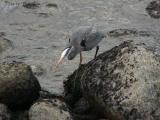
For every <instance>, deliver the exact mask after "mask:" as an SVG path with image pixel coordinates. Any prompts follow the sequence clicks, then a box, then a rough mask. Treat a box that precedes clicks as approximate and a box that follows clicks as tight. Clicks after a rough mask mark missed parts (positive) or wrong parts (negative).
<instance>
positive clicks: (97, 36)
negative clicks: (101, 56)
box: [81, 32, 105, 51]
mask: <svg viewBox="0 0 160 120" xmlns="http://www.w3.org/2000/svg"><path fill="white" fill-rule="evenodd" d="M104 37H105V35H104V34H103V33H101V32H95V33H91V34H89V35H87V36H86V38H85V39H84V40H82V41H81V46H82V49H83V50H84V51H88V50H91V49H92V48H94V47H96V46H97V45H98V44H99V42H100V41H101V40H102V39H103V38H104ZM82 42H83V43H82Z"/></svg>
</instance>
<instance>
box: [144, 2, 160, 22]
mask: <svg viewBox="0 0 160 120" xmlns="http://www.w3.org/2000/svg"><path fill="white" fill-rule="evenodd" d="M146 10H147V12H148V14H149V15H150V16H151V17H152V18H155V19H159V18H160V0H155V1H152V2H150V3H149V4H148V6H147V7H146Z"/></svg>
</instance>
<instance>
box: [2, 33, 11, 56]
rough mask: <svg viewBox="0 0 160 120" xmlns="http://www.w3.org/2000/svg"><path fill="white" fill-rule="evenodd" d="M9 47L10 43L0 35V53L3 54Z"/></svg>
mask: <svg viewBox="0 0 160 120" xmlns="http://www.w3.org/2000/svg"><path fill="white" fill-rule="evenodd" d="M9 47H13V46H12V42H11V41H10V40H8V39H6V38H3V37H1V35H0V53H2V52H4V51H5V50H6V49H7V48H9Z"/></svg>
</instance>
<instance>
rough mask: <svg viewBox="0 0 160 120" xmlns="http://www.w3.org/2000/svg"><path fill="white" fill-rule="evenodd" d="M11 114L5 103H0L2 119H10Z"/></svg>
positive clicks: (0, 119)
mask: <svg viewBox="0 0 160 120" xmlns="http://www.w3.org/2000/svg"><path fill="white" fill-rule="evenodd" d="M10 118H11V114H10V112H9V110H8V108H7V106H5V105H4V104H0V120H10Z"/></svg>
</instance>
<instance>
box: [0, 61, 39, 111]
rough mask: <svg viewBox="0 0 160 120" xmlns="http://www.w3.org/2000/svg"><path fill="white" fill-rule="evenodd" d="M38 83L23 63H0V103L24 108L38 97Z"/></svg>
mask: <svg viewBox="0 0 160 120" xmlns="http://www.w3.org/2000/svg"><path fill="white" fill-rule="evenodd" d="M39 91H40V85H39V82H38V80H37V78H36V77H35V76H34V75H33V73H32V71H31V69H30V67H29V66H28V65H26V64H24V63H16V62H15V63H0V103H4V104H6V105H7V106H8V107H9V108H11V109H12V110H17V109H25V108H28V107H30V105H31V104H32V103H33V101H35V100H36V99H37V98H38V97H39Z"/></svg>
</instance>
